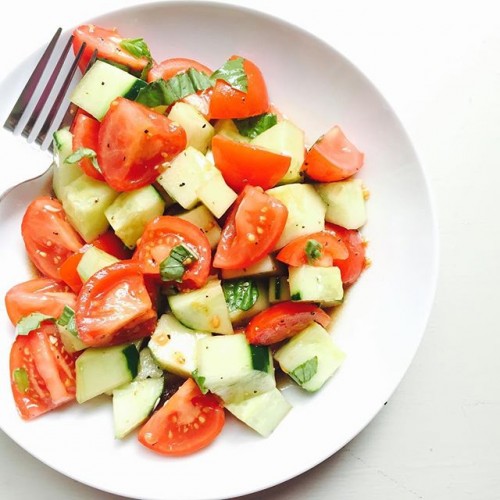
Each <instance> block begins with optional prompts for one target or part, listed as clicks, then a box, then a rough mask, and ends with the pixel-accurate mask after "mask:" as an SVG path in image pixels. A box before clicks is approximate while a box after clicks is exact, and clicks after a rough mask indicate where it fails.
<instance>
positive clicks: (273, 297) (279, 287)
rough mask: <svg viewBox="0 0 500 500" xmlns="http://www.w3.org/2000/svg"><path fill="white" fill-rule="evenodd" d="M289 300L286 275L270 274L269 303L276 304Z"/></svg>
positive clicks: (288, 286)
mask: <svg viewBox="0 0 500 500" xmlns="http://www.w3.org/2000/svg"><path fill="white" fill-rule="evenodd" d="M286 300H290V285H289V284H288V277H287V276H272V277H271V278H269V303H270V304H277V303H278V302H285V301H286Z"/></svg>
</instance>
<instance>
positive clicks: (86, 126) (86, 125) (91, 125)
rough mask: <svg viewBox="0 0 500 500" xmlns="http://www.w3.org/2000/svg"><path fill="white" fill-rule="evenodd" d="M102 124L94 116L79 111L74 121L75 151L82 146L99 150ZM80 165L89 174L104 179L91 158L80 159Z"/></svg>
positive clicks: (100, 179) (99, 179)
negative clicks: (98, 143)
mask: <svg viewBox="0 0 500 500" xmlns="http://www.w3.org/2000/svg"><path fill="white" fill-rule="evenodd" d="M100 126H101V124H100V123H99V122H98V121H97V120H96V119H95V118H93V117H92V116H89V115H87V114H86V113H80V112H78V113H77V114H76V117H75V120H74V122H73V151H77V150H78V149H80V148H89V149H92V151H96V152H97V141H98V137H99V128H100ZM80 167H81V168H82V170H83V171H84V173H86V174H87V175H88V176H90V177H93V178H94V179H97V180H98V181H102V180H104V177H103V176H102V174H101V173H100V172H99V170H97V169H96V168H95V167H94V165H92V161H91V160H90V159H89V158H84V159H83V160H80Z"/></svg>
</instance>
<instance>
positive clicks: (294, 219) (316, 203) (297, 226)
mask: <svg viewBox="0 0 500 500" xmlns="http://www.w3.org/2000/svg"><path fill="white" fill-rule="evenodd" d="M266 192H267V193H268V194H270V195H271V196H274V197H275V198H277V199H278V200H280V201H281V202H282V203H283V204H284V205H285V206H286V208H287V209H288V218H287V220H286V224H285V229H284V230H283V233H282V234H281V237H280V239H279V241H278V243H277V244H276V246H275V250H278V249H279V248H282V247H284V246H285V245H286V244H287V243H290V241H292V240H294V239H296V238H298V237H299V236H304V235H307V234H311V233H316V232H319V231H323V229H325V213H326V205H325V203H324V202H323V200H322V199H321V197H320V196H319V195H318V193H316V191H315V189H314V188H313V187H312V186H311V185H310V184H288V185H286V186H279V187H275V188H272V189H269V190H267V191H266Z"/></svg>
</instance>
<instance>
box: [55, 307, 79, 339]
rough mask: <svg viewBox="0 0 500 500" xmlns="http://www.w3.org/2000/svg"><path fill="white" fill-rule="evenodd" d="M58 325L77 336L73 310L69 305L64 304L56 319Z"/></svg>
mask: <svg viewBox="0 0 500 500" xmlns="http://www.w3.org/2000/svg"><path fill="white" fill-rule="evenodd" d="M56 323H57V324H58V325H61V326H64V327H65V328H66V330H68V332H69V333H71V335H73V336H74V337H78V330H77V329H76V320H75V311H73V309H71V307H68V306H64V309H63V312H62V313H61V316H59V318H58V320H57V321H56Z"/></svg>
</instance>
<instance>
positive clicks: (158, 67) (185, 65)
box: [148, 57, 213, 82]
mask: <svg viewBox="0 0 500 500" xmlns="http://www.w3.org/2000/svg"><path fill="white" fill-rule="evenodd" d="M189 68H194V69H195V70H197V71H199V72H200V73H205V75H207V76H210V75H211V74H212V73H213V71H212V70H211V69H210V68H208V67H207V66H205V65H204V64H201V63H200V62H198V61H195V60H194V59H187V58H185V57H175V58H172V59H165V60H164V61H162V62H160V63H157V64H154V65H153V67H152V68H151V70H150V71H149V73H148V82H154V81H155V80H158V79H160V78H162V79H163V80H168V79H169V78H172V77H173V76H175V75H178V74H179V73H182V72H184V71H187V70H188V69H189Z"/></svg>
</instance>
